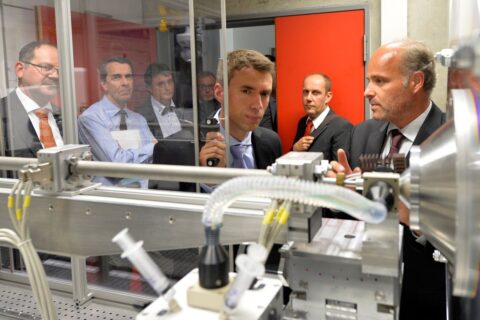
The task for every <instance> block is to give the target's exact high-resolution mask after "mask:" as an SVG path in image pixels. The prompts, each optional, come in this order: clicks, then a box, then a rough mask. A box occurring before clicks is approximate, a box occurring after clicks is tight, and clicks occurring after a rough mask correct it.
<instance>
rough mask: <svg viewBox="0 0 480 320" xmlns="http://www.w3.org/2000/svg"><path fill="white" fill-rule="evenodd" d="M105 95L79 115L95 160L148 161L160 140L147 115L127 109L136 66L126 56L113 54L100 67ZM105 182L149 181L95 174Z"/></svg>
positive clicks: (138, 184) (134, 183)
mask: <svg viewBox="0 0 480 320" xmlns="http://www.w3.org/2000/svg"><path fill="white" fill-rule="evenodd" d="M100 78H101V85H102V89H103V91H104V93H105V95H104V96H103V98H102V99H101V100H100V101H98V102H96V103H94V104H93V105H91V106H90V107H89V108H88V109H87V110H85V111H84V112H83V113H82V114H81V115H80V117H79V118H78V133H79V138H80V142H81V143H84V144H88V145H90V147H91V149H92V153H93V159H94V160H96V161H110V162H123V163H149V162H151V160H152V153H153V147H154V145H155V143H156V142H157V141H156V139H155V138H154V137H153V135H152V133H151V132H150V130H149V128H148V125H147V122H146V120H145V118H143V117H142V116H141V115H140V114H138V113H136V112H133V111H131V110H129V109H128V108H127V103H128V101H129V100H130V98H131V97H132V93H133V68H132V63H131V62H130V60H128V59H127V58H123V57H112V58H109V59H107V60H106V61H105V62H104V63H102V65H101V66H100ZM94 181H96V182H101V183H102V184H104V185H117V186H129V187H142V188H146V187H147V185H148V181H147V180H138V179H136V180H132V179H120V178H108V177H95V178H94Z"/></svg>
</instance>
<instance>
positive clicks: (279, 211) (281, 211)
mask: <svg viewBox="0 0 480 320" xmlns="http://www.w3.org/2000/svg"><path fill="white" fill-rule="evenodd" d="M284 210H285V207H281V208H280V209H278V212H277V216H276V218H277V220H280V217H281V216H282V214H283V211H284Z"/></svg>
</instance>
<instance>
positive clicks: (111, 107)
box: [100, 96, 132, 118]
mask: <svg viewBox="0 0 480 320" xmlns="http://www.w3.org/2000/svg"><path fill="white" fill-rule="evenodd" d="M100 103H101V104H102V106H103V110H104V111H105V113H106V114H107V115H108V116H109V117H110V118H113V117H114V116H116V115H117V114H118V113H119V112H120V110H122V108H119V107H118V106H116V105H115V104H113V102H112V101H110V100H109V99H108V98H107V96H103V98H102V100H101V102H100ZM123 110H125V111H126V112H127V116H128V115H130V113H131V112H132V111H131V110H130V109H128V108H126V107H125V108H123Z"/></svg>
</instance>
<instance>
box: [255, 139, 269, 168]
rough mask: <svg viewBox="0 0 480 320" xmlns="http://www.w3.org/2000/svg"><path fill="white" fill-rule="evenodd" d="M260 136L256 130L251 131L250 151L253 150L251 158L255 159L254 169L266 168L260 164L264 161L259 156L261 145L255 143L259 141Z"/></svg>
mask: <svg viewBox="0 0 480 320" xmlns="http://www.w3.org/2000/svg"><path fill="white" fill-rule="evenodd" d="M260 135H261V133H259V132H257V130H253V131H252V149H253V158H254V159H255V169H258V168H265V167H266V166H265V165H264V163H263V162H262V159H264V157H263V156H261V153H262V146H261V143H258V141H257V140H259V139H260Z"/></svg>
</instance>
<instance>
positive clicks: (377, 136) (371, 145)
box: [365, 123, 388, 154]
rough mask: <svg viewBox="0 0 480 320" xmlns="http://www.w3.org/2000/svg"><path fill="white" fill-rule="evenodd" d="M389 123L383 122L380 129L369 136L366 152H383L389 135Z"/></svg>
mask: <svg viewBox="0 0 480 320" xmlns="http://www.w3.org/2000/svg"><path fill="white" fill-rule="evenodd" d="M387 128H388V123H382V125H381V126H380V127H379V128H378V130H375V131H373V132H372V133H371V134H370V136H369V137H368V138H367V139H368V143H367V148H366V150H365V154H381V153H382V149H383V145H384V144H385V140H386V136H387Z"/></svg>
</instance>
